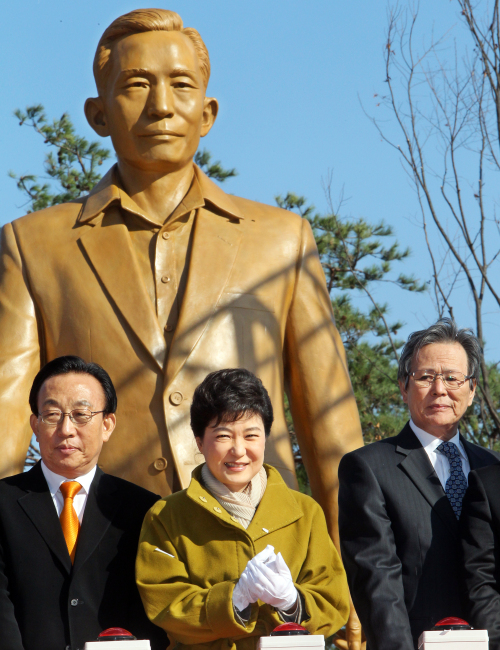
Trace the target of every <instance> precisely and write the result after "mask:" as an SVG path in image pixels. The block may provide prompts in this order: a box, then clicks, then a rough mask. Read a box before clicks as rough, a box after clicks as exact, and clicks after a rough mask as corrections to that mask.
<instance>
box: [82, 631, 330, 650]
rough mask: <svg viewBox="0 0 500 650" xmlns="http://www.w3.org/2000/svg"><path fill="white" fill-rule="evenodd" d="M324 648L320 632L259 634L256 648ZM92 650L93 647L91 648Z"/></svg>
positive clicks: (280, 649)
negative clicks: (277, 634) (283, 634)
mask: <svg viewBox="0 0 500 650" xmlns="http://www.w3.org/2000/svg"><path fill="white" fill-rule="evenodd" d="M286 648H290V649H293V650H300V649H301V648H304V649H306V650H314V649H316V650H324V648H325V637H324V636H323V635H322V634H296V635H290V636H261V637H260V639H259V643H258V645H257V650H278V649H279V650H285V649H286ZM92 650H93V649H92Z"/></svg>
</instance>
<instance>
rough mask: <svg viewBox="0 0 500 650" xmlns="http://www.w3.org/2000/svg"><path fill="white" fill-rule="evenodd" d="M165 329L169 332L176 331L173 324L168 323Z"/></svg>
mask: <svg viewBox="0 0 500 650" xmlns="http://www.w3.org/2000/svg"><path fill="white" fill-rule="evenodd" d="M165 329H166V331H167V332H171V331H172V330H173V329H174V326H173V325H172V324H171V323H167V324H166V325H165Z"/></svg>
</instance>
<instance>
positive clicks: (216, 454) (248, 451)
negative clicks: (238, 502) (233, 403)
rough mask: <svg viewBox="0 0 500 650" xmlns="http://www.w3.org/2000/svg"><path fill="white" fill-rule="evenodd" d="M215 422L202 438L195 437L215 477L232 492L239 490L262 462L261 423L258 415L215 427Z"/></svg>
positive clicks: (262, 440) (258, 468)
mask: <svg viewBox="0 0 500 650" xmlns="http://www.w3.org/2000/svg"><path fill="white" fill-rule="evenodd" d="M215 422H216V420H213V422H211V423H210V424H209V425H208V427H207V428H206V429H205V435H204V436H203V439H201V438H196V444H197V445H198V449H199V450H200V451H201V453H202V454H203V455H204V456H205V461H206V463H207V465H208V469H209V470H210V471H211V472H212V474H213V475H214V476H215V478H216V479H218V480H219V481H220V482H221V483H224V485H225V486H226V487H228V488H229V489H230V490H232V491H233V492H241V491H242V490H244V489H245V487H246V486H247V485H248V483H249V482H250V481H251V480H252V479H253V477H254V476H255V475H256V474H258V472H259V470H260V468H261V467H262V463H263V462H264V448H265V446H266V436H265V431H264V423H263V422H262V418H261V416H260V415H251V416H250V417H245V416H243V418H241V420H236V422H220V423H219V424H218V425H217V426H215Z"/></svg>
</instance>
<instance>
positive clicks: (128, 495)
mask: <svg viewBox="0 0 500 650" xmlns="http://www.w3.org/2000/svg"><path fill="white" fill-rule="evenodd" d="M30 406H31V410H32V412H33V414H32V416H31V426H32V429H33V431H34V433H35V435H36V438H37V440H38V443H39V446H40V454H41V457H42V460H41V461H40V462H39V463H37V464H36V465H35V466H34V467H33V468H32V469H31V470H30V471H29V472H26V473H25V474H17V475H16V476H11V477H9V478H6V479H3V480H2V481H0V648H1V649H2V650H83V647H84V644H85V642H86V641H93V640H95V639H96V637H97V635H98V634H99V633H100V632H101V631H102V630H103V629H105V628H108V627H115V626H116V627H124V628H126V629H128V630H130V631H131V632H132V634H134V635H135V636H136V637H137V638H146V639H148V638H149V639H151V641H152V648H154V650H164V648H165V647H166V645H167V643H168V641H167V638H166V636H165V635H164V633H163V631H162V630H160V628H158V627H156V626H155V625H152V624H151V623H150V622H149V621H148V619H147V617H146V614H145V613H144V610H143V607H142V604H141V600H140V597H139V593H138V591H137V587H136V585H135V579H134V567H135V557H136V553H137V544H138V538H139V532H140V529H141V525H142V521H143V518H144V516H145V514H146V512H147V511H148V510H149V508H150V507H151V506H152V505H153V504H154V503H155V502H156V501H157V499H158V498H159V497H158V496H156V495H154V494H152V493H151V492H148V491H147V490H144V489H143V488H140V487H138V486H136V485H133V484H132V483H129V482H127V481H124V480H122V479H119V478H116V477H114V476H110V475H107V474H104V472H102V471H101V470H100V469H99V468H98V467H97V459H98V457H99V453H100V451H101V449H102V446H103V444H104V442H106V441H107V440H108V439H109V437H110V436H111V434H112V432H113V429H114V427H115V423H116V418H115V411H116V392H115V389H114V387H113V384H112V382H111V379H110V378H109V376H108V374H107V373H106V372H105V371H104V370H103V369H102V368H101V367H100V366H98V365H97V364H94V363H85V362H84V361H83V360H82V359H80V358H79V357H74V356H67V357H59V358H57V359H54V360H53V361H51V362H50V363H48V364H47V365H46V366H45V367H44V368H42V370H41V371H40V372H39V373H38V375H37V376H36V377H35V380H34V382H33V386H32V389H31V393H30Z"/></svg>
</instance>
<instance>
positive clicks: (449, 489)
mask: <svg viewBox="0 0 500 650" xmlns="http://www.w3.org/2000/svg"><path fill="white" fill-rule="evenodd" d="M437 450H438V451H440V452H441V453H442V454H444V455H445V456H446V458H447V459H448V460H449V462H450V477H449V479H448V480H447V481H446V487H445V492H446V496H447V497H448V499H449V501H450V503H451V507H452V508H453V512H454V513H455V516H456V518H457V519H460V514H461V512H462V499H463V498H464V494H465V491H466V490H467V479H466V478H465V474H464V470H463V468H462V459H461V457H460V452H459V451H458V447H457V446H456V445H455V444H453V443H452V442H442V443H441V444H440V445H439V447H438V448H437Z"/></svg>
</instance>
